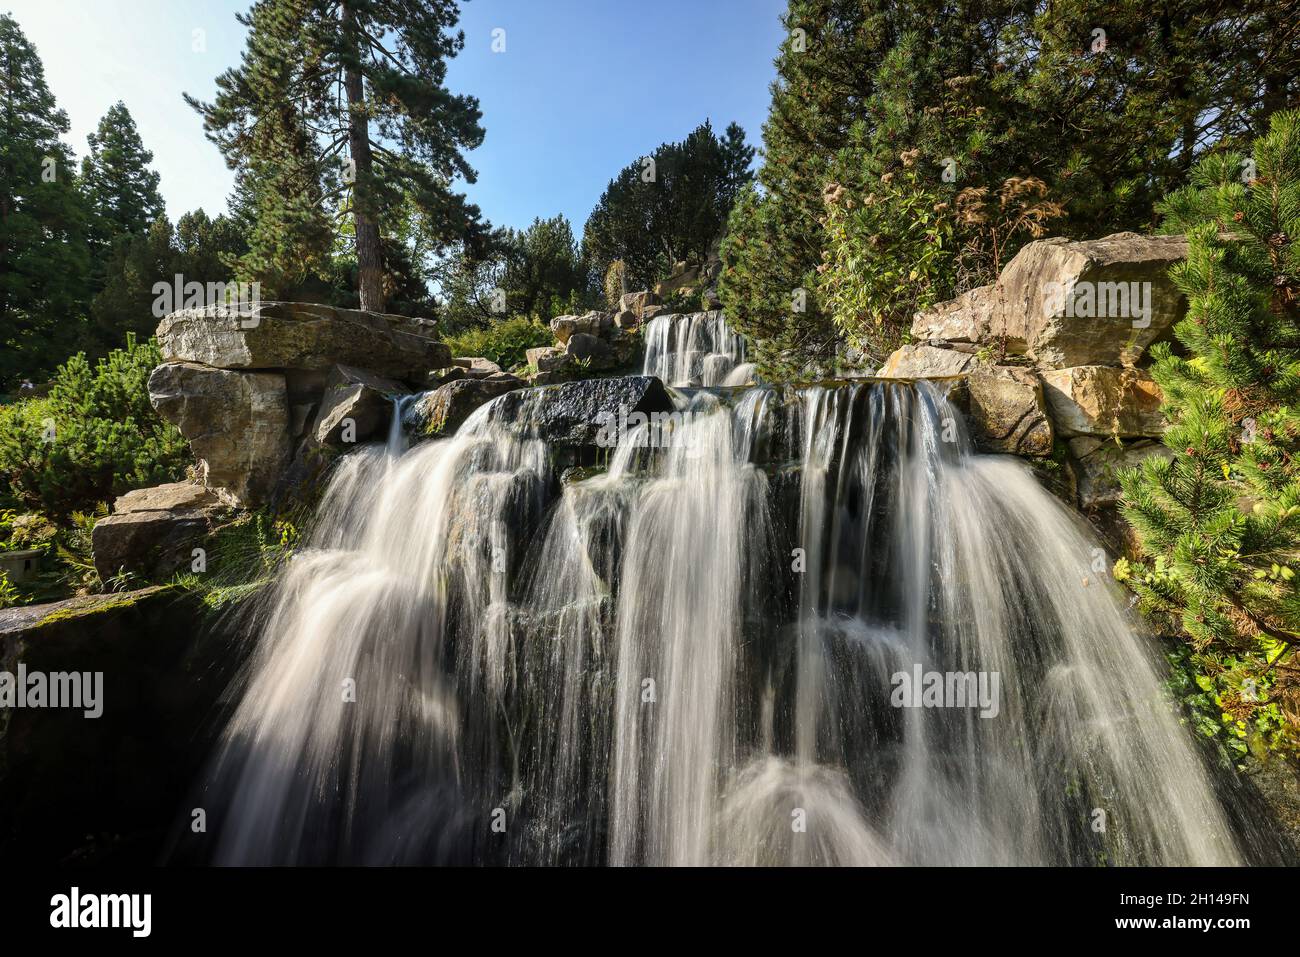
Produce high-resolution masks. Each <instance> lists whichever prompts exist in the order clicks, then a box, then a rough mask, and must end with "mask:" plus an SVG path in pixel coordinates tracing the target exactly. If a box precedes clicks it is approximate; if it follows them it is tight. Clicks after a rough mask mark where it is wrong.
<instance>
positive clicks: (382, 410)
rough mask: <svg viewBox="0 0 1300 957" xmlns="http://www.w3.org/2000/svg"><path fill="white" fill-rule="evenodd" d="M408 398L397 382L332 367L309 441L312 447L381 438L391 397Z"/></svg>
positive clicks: (388, 414) (344, 367)
mask: <svg viewBox="0 0 1300 957" xmlns="http://www.w3.org/2000/svg"><path fill="white" fill-rule="evenodd" d="M403 395H410V390H409V389H407V388H406V387H405V386H404V385H402V384H401V383H400V382H397V381H395V380H393V379H386V378H384V377H383V376H378V375H374V374H373V373H370V372H367V371H366V370H364V369H357V368H355V367H353V366H335V367H334V372H333V374H332V375H331V377H330V379H329V381H328V382H327V383H326V386H325V392H324V394H323V395H322V396H321V402H320V412H319V413H318V414H317V416H316V421H315V423H313V425H312V428H311V433H310V439H311V441H312V442H314V443H315V444H316V445H339V444H344V443H350V442H364V441H366V440H367V439H373V438H378V437H379V436H380V435H382V434H383V431H384V429H385V428H386V427H387V425H388V423H389V421H391V419H392V414H393V401H392V400H393V397H394V396H403Z"/></svg>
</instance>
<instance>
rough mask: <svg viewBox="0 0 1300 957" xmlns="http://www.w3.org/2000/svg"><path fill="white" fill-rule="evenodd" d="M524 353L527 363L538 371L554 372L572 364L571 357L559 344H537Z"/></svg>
mask: <svg viewBox="0 0 1300 957" xmlns="http://www.w3.org/2000/svg"><path fill="white" fill-rule="evenodd" d="M524 355H525V356H526V357H527V359H528V364H529V365H530V366H532V367H533V368H534V369H536V370H537V371H538V372H555V371H557V370H559V369H563V368H564V367H565V366H568V365H570V364H572V362H573V358H572V357H571V356H570V355H569V354H568V352H566V351H565V350H564V349H562V348H560V347H559V346H539V347H538V348H536V349H529V350H528V351H527V352H526V353H524Z"/></svg>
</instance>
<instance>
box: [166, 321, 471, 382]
mask: <svg viewBox="0 0 1300 957" xmlns="http://www.w3.org/2000/svg"><path fill="white" fill-rule="evenodd" d="M435 331H436V327H435V325H434V323H433V322H431V321H429V320H427V319H409V318H406V317H404V316H390V315H385V314H383V313H377V312H362V311H359V310H356V309H336V308H334V307H332V306H323V305H317V304H314V303H303V302H264V303H261V304H260V305H257V306H254V307H253V308H252V309H251V310H248V311H247V312H245V313H244V314H242V315H241V314H240V311H239V310H237V309H235V308H233V307H227V306H209V307H207V308H205V309H185V310H181V311H180V312H174V313H172V314H171V315H169V316H167V317H165V318H164V319H163V320H162V322H161V323H159V325H158V344H159V346H160V348H161V349H162V353H163V358H164V359H167V360H169V361H178V362H198V363H202V364H204V365H208V366H214V367H217V368H221V369H316V370H322V371H328V370H329V369H330V368H331V367H332V366H334V365H337V364H344V365H354V366H359V367H364V368H366V369H369V370H370V371H372V372H375V373H377V374H379V375H384V376H392V377H394V378H397V379H403V380H419V379H422V378H423V376H424V374H425V373H426V372H428V370H430V369H437V368H441V367H443V366H447V365H450V364H451V350H450V349H449V348H448V347H447V346H446V345H444V344H443V343H441V342H438V341H437V339H436V337H435Z"/></svg>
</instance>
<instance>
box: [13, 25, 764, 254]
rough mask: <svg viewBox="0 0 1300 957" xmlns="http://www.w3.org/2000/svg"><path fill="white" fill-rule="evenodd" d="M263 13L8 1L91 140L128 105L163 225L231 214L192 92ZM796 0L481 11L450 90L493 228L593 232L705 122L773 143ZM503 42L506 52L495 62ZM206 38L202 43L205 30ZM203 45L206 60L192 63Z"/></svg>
mask: <svg viewBox="0 0 1300 957" xmlns="http://www.w3.org/2000/svg"><path fill="white" fill-rule="evenodd" d="M249 5H250V0H0V10H7V11H8V12H10V13H11V14H12V15H13V16H14V18H15V19H16V20H17V21H18V23H19V25H20V26H21V27H22V29H23V32H24V33H26V34H27V37H28V39H30V40H31V41H32V42H33V43H34V44H35V45H36V48H37V50H38V52H39V53H40V56H41V59H42V61H43V62H44V64H45V72H46V79H47V81H48V82H49V85H50V88H51V90H52V91H53V92H54V95H55V97H56V98H57V99H58V101H59V105H60V106H61V107H62V108H63V109H64V110H66V111H67V113H68V118H69V120H70V121H71V123H72V130H71V132H70V134H69V136H68V137H67V139H68V142H69V143H70V144H71V146H72V147H73V149H74V150H75V151H76V152H77V155H78V157H80V156H82V155H84V154H85V152H86V134H87V133H88V132H90V131H91V130H93V129H94V127H95V124H96V123H97V122H98V121H99V118H100V117H101V116H102V115H103V114H104V112H105V111H106V110H107V109H108V107H109V106H110V105H112V104H113V103H114V102H115V101H117V100H119V99H120V100H123V101H125V103H126V105H127V107H128V108H129V109H130V110H131V113H132V115H134V116H135V119H136V122H137V124H138V125H139V127H140V134H141V136H142V137H143V139H144V142H145V146H146V147H147V148H148V149H151V150H153V152H154V167H155V168H156V169H157V170H158V172H159V173H160V174H161V176H162V193H163V197H164V198H165V199H166V201H167V211H168V213H169V214H170V215H171V216H172V218H173V219H175V218H176V217H177V216H179V215H180V214H181V213H183V212H185V211H187V210H190V209H194V208H196V207H200V206H201V207H203V208H204V209H206V210H207V211H208V212H209V213H214V212H216V211H219V210H222V209H224V208H225V197H226V195H227V193H228V192H229V190H230V184H231V180H232V177H231V174H230V171H229V170H227V169H226V167H225V164H224V162H223V161H222V159H221V157H220V155H219V154H218V153H217V149H216V147H215V146H213V145H212V144H211V143H209V142H208V141H207V140H206V139H204V137H203V131H202V124H201V122H200V120H199V118H198V116H197V115H196V114H195V113H194V112H193V111H191V110H190V109H189V108H188V107H187V106H186V105H185V103H184V101H183V100H182V99H181V92H182V91H184V92H187V93H192V94H195V95H197V96H199V97H201V98H207V97H210V96H211V94H212V93H213V91H214V86H213V79H214V78H215V77H216V76H217V74H218V73H220V72H221V71H222V70H224V69H225V68H226V67H228V66H230V65H232V64H234V63H236V62H237V61H238V58H239V53H240V51H241V50H242V48H243V28H242V27H241V26H240V25H239V24H238V23H236V21H235V18H234V14H235V13H236V12H237V11H241V10H245V9H247V7H248V6H249ZM784 9H785V0H657V2H654V3H639V2H636V0H469V2H466V3H464V4H463V6H462V17H461V28H462V29H463V30H464V31H465V50H464V51H463V52H462V53H461V55H460V56H459V57H458V58H457V59H456V60H455V61H453V63H452V65H451V67H450V70H449V77H448V83H449V85H450V86H451V88H452V89H453V90H455V91H456V92H461V93H470V94H473V95H475V96H477V97H478V98H479V100H480V103H481V106H482V109H483V125H484V127H485V129H486V130H487V137H486V139H485V141H484V143H483V146H482V147H480V148H479V149H478V150H475V151H474V152H473V153H472V154H471V156H470V160H471V163H472V165H473V166H474V167H475V168H476V169H477V170H478V174H479V180H478V183H477V184H476V185H474V186H472V187H470V188H469V194H470V196H471V197H472V198H473V200H474V201H475V202H477V203H478V204H479V205H480V206H481V207H482V209H483V212H484V215H485V216H487V218H488V219H490V220H491V221H492V222H493V223H494V224H497V225H503V226H515V227H521V226H525V225H527V224H528V223H530V222H531V221H532V220H533V218H534V217H536V216H552V215H554V214H555V213H564V214H565V215H566V216H568V217H569V219H570V220H572V221H573V223H574V228H575V230H578V231H580V230H581V228H582V224H583V222H584V221H585V220H586V217H587V214H588V213H590V212H591V208H592V207H593V206H594V205H595V203H596V200H597V199H598V198H599V197H600V193H601V192H602V191H603V190H604V188H605V186H606V184H607V183H608V182H609V180H610V179H611V178H612V177H613V176H614V174H615V173H617V172H618V170H619V169H620V168H621V167H623V166H625V165H627V164H628V163H631V162H633V161H634V160H636V159H637V158H638V157H640V156H643V155H645V154H646V153H648V152H649V151H650V150H652V149H654V147H656V146H657V145H659V144H660V143H662V142H665V141H668V140H679V139H681V138H682V137H684V136H685V135H686V134H687V133H688V132H690V130H692V129H693V128H694V127H695V126H696V125H698V124H699V123H700V122H702V121H703V120H704V119H706V118H708V119H711V120H712V121H713V125H714V128H715V129H717V130H721V129H722V128H723V127H725V126H726V124H727V123H728V122H730V121H732V120H735V121H736V122H738V123H740V124H741V125H742V126H743V127H744V128H745V131H746V133H747V134H748V135H749V139H750V142H751V143H753V144H754V145H758V144H759V140H760V128H761V125H762V122H763V119H764V117H765V116H766V113H767V106H768V100H769V94H768V85H769V84H770V83H771V81H772V79H773V77H774V76H775V70H774V68H773V66H772V61H773V58H774V57H775V56H776V53H777V48H778V46H779V44H780V42H781V40H782V32H781V25H780V21H779V19H778V18H779V16H780V14H781V12H782V11H783V10H784ZM496 29H501V30H504V31H505V33H504V40H505V51H504V52H500V53H495V52H493V50H492V43H493V31H494V30H496ZM195 31H202V32H201V33H200V34H196V32H195ZM196 48H201V49H196Z"/></svg>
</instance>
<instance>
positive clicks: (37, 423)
mask: <svg viewBox="0 0 1300 957" xmlns="http://www.w3.org/2000/svg"><path fill="white" fill-rule="evenodd" d="M161 361H162V355H161V353H160V352H159V351H158V347H157V345H155V344H154V343H153V342H150V343H148V344H145V345H138V344H137V343H136V342H135V340H134V338H132V337H128V340H127V344H126V348H125V349H115V350H113V351H112V352H111V353H109V355H108V357H107V358H105V359H100V360H99V362H98V363H96V365H95V366H94V367H92V366H91V365H90V363H89V362H88V361H87V360H86V356H85V354H84V353H78V354H77V355H75V356H73V357H72V358H71V359H69V360H68V361H67V362H65V363H64V364H63V365H62V366H60V367H59V370H58V372H57V373H56V374H55V377H54V384H53V388H52V389H51V390H50V393H49V395H48V396H47V397H46V398H42V399H27V400H25V401H21V402H18V403H16V404H14V405H8V406H3V407H0V506H3V507H8V508H14V509H19V510H24V511H28V510H30V511H36V512H40V513H42V514H43V515H45V516H47V517H49V518H51V519H53V520H56V521H58V520H61V519H65V518H66V517H67V516H69V515H71V514H72V512H74V511H77V510H83V511H84V510H93V508H94V507H95V506H96V505H97V504H99V503H102V502H107V501H110V500H111V499H113V498H114V497H116V496H118V495H121V494H122V493H123V492H127V491H129V490H131V489H133V488H141V487H143V486H148V485H157V484H159V483H161V482H168V481H176V480H179V479H180V478H182V477H183V476H184V471H185V465H186V463H187V462H188V461H189V458H190V456H189V451H188V448H187V446H186V444H185V440H184V439H183V438H182V437H181V434H180V432H178V431H177V430H176V428H175V427H174V426H172V425H169V424H168V423H166V422H164V421H163V420H162V419H161V418H160V417H159V416H158V414H157V413H156V412H155V411H154V410H153V407H152V406H151V405H150V404H149V389H148V385H147V383H148V379H149V373H150V371H152V369H153V368H154V367H155V366H156V365H158V364H159V363H160V362H161Z"/></svg>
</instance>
